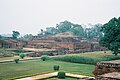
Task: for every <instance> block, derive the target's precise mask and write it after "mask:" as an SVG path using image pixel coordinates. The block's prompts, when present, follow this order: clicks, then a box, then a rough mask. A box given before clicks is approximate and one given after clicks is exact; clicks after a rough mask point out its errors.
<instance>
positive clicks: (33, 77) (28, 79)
mask: <svg viewBox="0 0 120 80" xmlns="http://www.w3.org/2000/svg"><path fill="white" fill-rule="evenodd" d="M57 73H58V72H53V73H48V74H42V75H36V76H31V77H26V78H21V79H16V80H35V79H44V78H49V77H54V76H57ZM66 76H71V77H77V78H85V77H89V76H83V75H78V74H72V73H66ZM89 78H94V77H89Z"/></svg>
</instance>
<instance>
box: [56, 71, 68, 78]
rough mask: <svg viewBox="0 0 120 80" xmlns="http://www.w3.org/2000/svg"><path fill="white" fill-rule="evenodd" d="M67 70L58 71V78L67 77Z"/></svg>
mask: <svg viewBox="0 0 120 80" xmlns="http://www.w3.org/2000/svg"><path fill="white" fill-rule="evenodd" d="M65 76H66V75H65V72H58V78H59V79H65Z"/></svg>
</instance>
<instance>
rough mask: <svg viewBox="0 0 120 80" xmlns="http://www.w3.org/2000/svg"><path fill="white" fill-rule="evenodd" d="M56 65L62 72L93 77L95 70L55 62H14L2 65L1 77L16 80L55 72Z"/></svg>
mask: <svg viewBox="0 0 120 80" xmlns="http://www.w3.org/2000/svg"><path fill="white" fill-rule="evenodd" d="M54 65H59V66H60V71H65V72H71V73H76V74H82V75H90V76H93V74H92V71H93V70H94V65H88V64H77V63H69V62H62V61H54V60H47V61H41V60H33V61H20V62H19V63H18V64H16V63H14V62H11V63H0V77H3V78H15V77H19V76H28V75H33V74H34V75H35V74H43V73H48V72H54V70H53V66H54Z"/></svg>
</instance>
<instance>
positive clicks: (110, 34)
mask: <svg viewBox="0 0 120 80" xmlns="http://www.w3.org/2000/svg"><path fill="white" fill-rule="evenodd" d="M102 31H103V33H104V37H102V38H101V40H100V45H101V46H104V47H107V48H108V49H109V50H111V51H113V53H114V54H115V55H117V54H118V51H119V49H120V17H119V18H118V19H117V18H112V19H111V20H110V21H109V22H108V23H106V24H104V25H103V27H102Z"/></svg>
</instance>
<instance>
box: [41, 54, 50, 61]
mask: <svg viewBox="0 0 120 80" xmlns="http://www.w3.org/2000/svg"><path fill="white" fill-rule="evenodd" d="M41 59H42V60H43V61H45V60H48V59H49V57H48V55H42V56H41Z"/></svg>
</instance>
